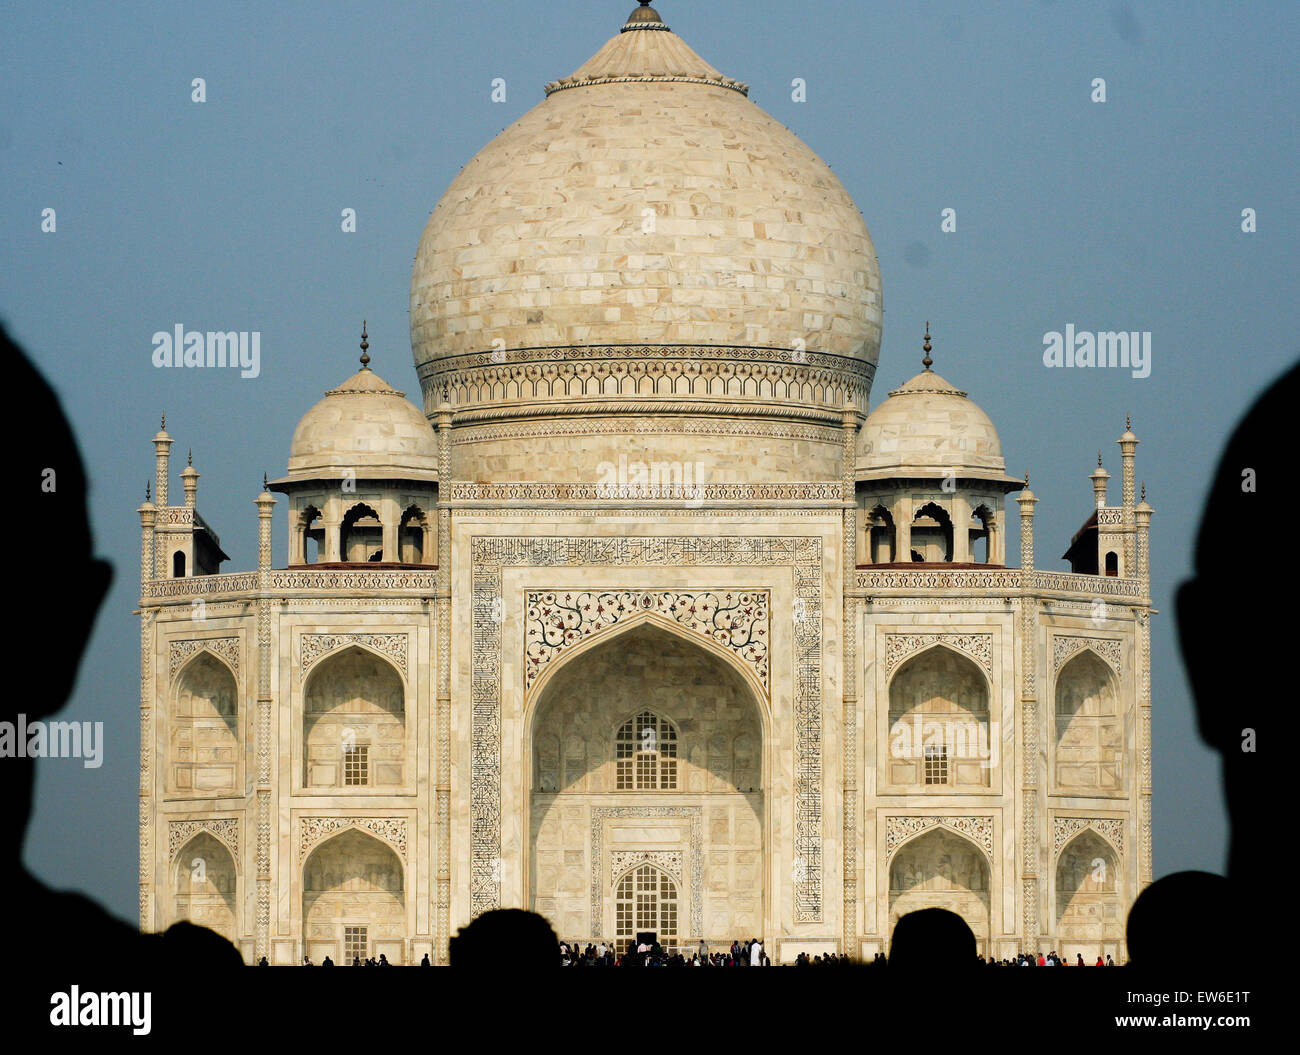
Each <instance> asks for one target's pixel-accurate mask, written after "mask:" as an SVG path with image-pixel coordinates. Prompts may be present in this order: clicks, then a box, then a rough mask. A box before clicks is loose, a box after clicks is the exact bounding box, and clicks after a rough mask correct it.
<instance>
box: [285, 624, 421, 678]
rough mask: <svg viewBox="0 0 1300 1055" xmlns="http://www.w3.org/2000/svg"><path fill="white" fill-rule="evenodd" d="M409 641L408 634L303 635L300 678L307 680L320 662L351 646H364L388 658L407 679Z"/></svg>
mask: <svg viewBox="0 0 1300 1055" xmlns="http://www.w3.org/2000/svg"><path fill="white" fill-rule="evenodd" d="M409 640H410V639H409V635H407V634H303V635H302V644H301V649H302V653H301V661H300V663H299V668H298V669H299V677H300V678H305V677H306V676H307V672H308V671H309V670H310V669H311V668H312V666H314V665H315V664H316V662H317V661H318V660H321V659H323V658H324V657H325V656H328V655H329V654H330V653H331V652H337V651H338V650H339V649H341V648H347V647H348V646H349V645H364V646H365V647H366V648H370V649H373V650H374V651H376V652H379V653H381V654H382V655H385V656H387V657H388V658H389V659H391V660H392V661H393V663H394V664H396V666H397V669H398V670H400V671H401V672H402V677H406V654H407V648H408V645H409Z"/></svg>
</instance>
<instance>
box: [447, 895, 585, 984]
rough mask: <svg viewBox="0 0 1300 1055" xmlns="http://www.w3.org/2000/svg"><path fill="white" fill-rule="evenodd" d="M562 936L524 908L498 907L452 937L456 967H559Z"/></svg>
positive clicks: (543, 920)
mask: <svg viewBox="0 0 1300 1055" xmlns="http://www.w3.org/2000/svg"><path fill="white" fill-rule="evenodd" d="M559 946H560V939H559V938H557V937H556V936H555V931H553V930H552V929H551V925H550V924H549V923H547V922H546V919H545V918H544V917H542V916H539V915H538V914H537V913H536V912H526V911H525V910H523V909H521V908H498V909H492V910H491V911H489V912H484V913H483V914H482V915H481V916H477V917H475V918H474V919H473V920H472V921H471V922H470V923H468V924H467V925H466V926H464V927H461V929H460V930H459V931H457V932H456V934H455V936H454V937H453V938H452V939H451V942H450V943H449V947H448V956H449V959H450V961H451V966H452V967H482V968H489V969H498V970H499V969H501V968H513V967H522V968H526V969H529V970H531V969H533V968H550V967H558V966H559V964H560V958H559V955H558V954H557V950H558V949H559Z"/></svg>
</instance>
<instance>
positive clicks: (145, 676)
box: [137, 496, 156, 932]
mask: <svg viewBox="0 0 1300 1055" xmlns="http://www.w3.org/2000/svg"><path fill="white" fill-rule="evenodd" d="M137 512H139V514H140V592H141V594H142V595H143V593H144V585H145V583H147V582H148V581H149V580H151V579H152V578H153V573H154V553H153V551H154V516H155V513H156V510H155V508H154V504H153V503H152V502H150V501H149V499H148V497H147V496H146V498H145V500H144V505H142V506H140V508H139V510H137ZM153 629H154V612H153V609H151V608H144V607H143V599H142V602H141V612H140V789H139V791H140V802H139V807H140V816H139V843H140V870H139V887H140V890H139V893H140V905H139V917H140V929H141V930H142V931H146V932H147V931H151V930H153V929H154V921H153V905H154V896H153V825H154V820H153V706H154V699H153V696H154V684H153V653H154V640H153Z"/></svg>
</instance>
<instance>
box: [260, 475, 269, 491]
mask: <svg viewBox="0 0 1300 1055" xmlns="http://www.w3.org/2000/svg"><path fill="white" fill-rule="evenodd" d="M270 486H271V484H270V482H269V481H268V480H267V478H266V473H263V474H262V490H263V491H265V490H266V489H267V488H268V487H270Z"/></svg>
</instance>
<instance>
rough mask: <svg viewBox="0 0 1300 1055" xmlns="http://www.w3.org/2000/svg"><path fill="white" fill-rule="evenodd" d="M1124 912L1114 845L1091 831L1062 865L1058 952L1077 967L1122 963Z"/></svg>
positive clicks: (1067, 850)
mask: <svg viewBox="0 0 1300 1055" xmlns="http://www.w3.org/2000/svg"><path fill="white" fill-rule="evenodd" d="M1123 908H1124V906H1123V903H1122V898H1121V893H1120V870H1119V857H1118V855H1117V854H1116V853H1115V849H1114V847H1112V846H1111V845H1110V843H1108V842H1107V841H1106V840H1105V839H1103V838H1102V837H1101V836H1100V835H1098V834H1097V833H1096V832H1095V831H1093V830H1092V829H1091V828H1085V829H1083V831H1081V832H1079V834H1078V835H1076V836H1075V837H1074V838H1073V839H1071V840H1070V841H1069V842H1068V843H1067V844H1066V845H1065V846H1064V847H1063V848H1062V849H1061V855H1060V857H1059V858H1058V859H1057V864H1056V946H1057V950H1058V951H1059V952H1060V953H1061V955H1062V956H1064V957H1066V958H1067V959H1069V960H1071V961H1073V960H1075V959H1076V957H1078V956H1080V955H1082V956H1083V961H1084V963H1087V964H1092V963H1095V962H1096V961H1097V957H1098V956H1113V957H1115V959H1116V960H1118V959H1119V953H1120V948H1119V946H1120V942H1121V941H1122V940H1123V937H1124V920H1125V916H1124V911H1123ZM1189 925H1190V923H1189Z"/></svg>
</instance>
